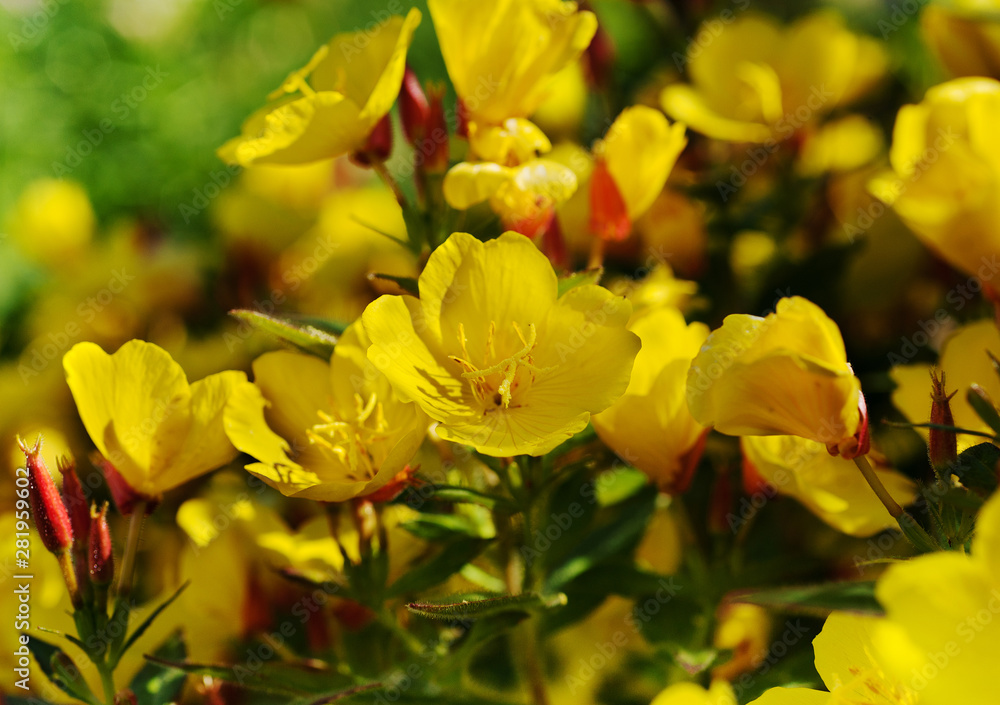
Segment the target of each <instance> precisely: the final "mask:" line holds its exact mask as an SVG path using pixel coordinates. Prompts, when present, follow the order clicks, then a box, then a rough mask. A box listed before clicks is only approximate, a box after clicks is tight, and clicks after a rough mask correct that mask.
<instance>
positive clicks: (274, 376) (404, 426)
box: [225, 323, 427, 502]
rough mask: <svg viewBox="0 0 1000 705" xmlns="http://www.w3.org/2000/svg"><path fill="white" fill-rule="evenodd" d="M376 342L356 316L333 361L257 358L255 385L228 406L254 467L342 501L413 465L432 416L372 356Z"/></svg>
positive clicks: (235, 437) (290, 488)
mask: <svg viewBox="0 0 1000 705" xmlns="http://www.w3.org/2000/svg"><path fill="white" fill-rule="evenodd" d="M368 345H369V342H368V339H367V336H365V332H364V329H363V328H362V327H361V325H360V323H355V324H353V325H351V326H350V327H349V328H348V329H347V330H346V331H344V334H343V335H342V336H341V337H340V340H339V341H338V342H337V346H336V348H335V349H334V352H333V357H332V358H331V360H330V363H329V364H327V363H326V362H323V361H322V360H320V359H317V358H315V357H312V356H309V355H305V354H301V353H294V352H288V351H279V352H271V353H266V354H264V355H262V356H260V357H259V358H257V359H256V360H255V361H254V363H253V371H254V384H249V383H247V384H243V385H240V386H239V387H238V388H237V389H236V391H235V392H234V393H233V396H232V398H231V400H230V402H229V405H228V406H227V407H226V412H225V424H226V433H227V434H228V435H229V439H230V440H231V441H232V442H233V445H235V446H236V447H237V448H239V449H240V450H241V451H243V452H244V453H248V454H249V455H251V456H253V457H254V458H256V459H257V462H255V463H252V464H250V465H247V466H246V469H247V470H248V471H249V472H251V473H252V474H254V475H256V476H257V477H259V478H261V479H262V480H264V482H266V483H267V484H269V485H271V486H272V487H274V488H275V489H277V490H279V491H280V492H281V493H282V494H284V495H286V496H289V497H302V498H305V499H315V500H319V501H322V502H342V501H344V500H347V499H351V498H353V497H361V496H364V495H367V494H371V493H372V492H374V491H376V490H377V489H379V488H380V487H382V486H384V485H385V484H386V483H388V482H389V481H390V480H392V479H393V478H394V477H395V476H396V474H397V473H398V472H399V471H401V470H402V469H403V468H404V467H405V466H406V464H407V463H408V462H409V461H410V459H411V458H412V457H413V454H414V453H415V452H416V450H417V448H418V447H419V446H420V443H421V442H422V441H423V438H424V435H425V433H426V430H427V423H426V419H425V418H424V416H423V414H422V413H421V412H420V410H419V409H418V408H417V407H416V406H415V405H413V404H409V403H405V402H403V401H401V400H400V399H399V398H398V397H397V395H395V394H393V392H392V390H391V389H390V388H389V383H388V381H387V380H386V379H385V377H383V376H382V375H381V374H379V372H378V370H376V369H375V367H374V366H373V365H371V363H369V362H368V360H367V358H366V357H365V351H366V350H367V349H368ZM324 380H326V383H325V384H324Z"/></svg>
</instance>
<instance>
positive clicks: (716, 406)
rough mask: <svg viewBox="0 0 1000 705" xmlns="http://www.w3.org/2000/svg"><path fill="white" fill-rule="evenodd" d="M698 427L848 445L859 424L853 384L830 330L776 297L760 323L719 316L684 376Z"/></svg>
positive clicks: (811, 310)
mask: <svg viewBox="0 0 1000 705" xmlns="http://www.w3.org/2000/svg"><path fill="white" fill-rule="evenodd" d="M687 394H688V405H689V407H690V409H691V414H692V415H693V416H694V418H695V419H697V420H698V421H699V422H701V423H703V424H705V425H708V426H714V427H715V428H716V430H718V431H720V432H722V433H726V434H730V435H734V436H746V435H750V436H769V435H795V436H800V437H802V438H808V439H811V440H813V441H817V442H820V443H823V444H824V445H827V446H828V447H829V446H831V445H832V446H837V445H838V444H840V443H844V442H849V440H851V439H852V437H853V436H854V435H855V433H856V432H857V431H858V427H859V423H860V421H861V414H860V411H859V404H860V403H861V383H860V382H859V381H858V378H857V377H855V376H854V370H852V369H851V366H850V364H849V363H848V362H847V353H846V351H845V349H844V340H843V338H842V337H841V335H840V330H839V329H838V328H837V324H836V323H834V322H833V321H832V320H830V318H829V317H828V316H827V315H826V314H825V313H824V312H823V310H822V309H821V308H820V307H819V306H817V305H816V304H814V303H812V302H811V301H808V300H806V299H803V298H802V297H799V296H793V297H791V298H784V299H781V300H780V301H779V302H778V305H777V308H776V311H775V312H774V313H771V314H768V315H767V317H766V318H760V317H758V316H749V315H745V314H732V315H730V316H726V319H725V321H724V322H723V324H722V327H721V328H718V329H717V330H715V331H713V332H712V334H711V335H710V336H709V338H708V340H707V341H706V342H705V345H704V346H703V347H702V349H701V352H699V353H698V356H697V357H696V358H695V359H694V362H692V363H691V370H690V372H689V373H688V389H687Z"/></svg>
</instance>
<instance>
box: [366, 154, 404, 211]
mask: <svg viewBox="0 0 1000 705" xmlns="http://www.w3.org/2000/svg"><path fill="white" fill-rule="evenodd" d="M371 166H372V170H373V171H374V172H375V173H376V174H378V177H379V178H380V179H382V183H384V184H385V185H386V186H388V187H389V190H391V191H392V195H393V196H395V197H396V202H397V203H399V205H400V206H402V207H403V208H406V205H407V204H406V195H405V194H404V193H403V190H402V189H401V188H400V187H399V183H397V182H396V179H395V178H393V176H392V174H390V173H389V170H388V169H386V168H385V162H383V161H379V160H377V159H375V160H372V165H371Z"/></svg>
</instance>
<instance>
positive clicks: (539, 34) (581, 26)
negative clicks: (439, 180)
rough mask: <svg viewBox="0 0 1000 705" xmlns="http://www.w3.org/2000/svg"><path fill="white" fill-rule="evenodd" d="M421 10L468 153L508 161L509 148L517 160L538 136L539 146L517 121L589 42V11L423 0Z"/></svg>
mask: <svg viewBox="0 0 1000 705" xmlns="http://www.w3.org/2000/svg"><path fill="white" fill-rule="evenodd" d="M428 7H429V8H430V12H431V18H432V19H433V20H434V29H435V31H436V32H437V37H438V42H439V43H440V45H441V53H442V54H443V55H444V61H445V65H446V66H447V68H448V75H449V76H450V77H451V81H452V83H453V84H454V86H455V91H456V93H458V97H459V100H460V101H461V105H462V109H463V114H464V117H465V119H466V125H467V129H468V134H469V141H470V148H471V151H472V153H473V156H474V157H475V158H476V159H480V160H483V161H491V162H496V163H498V164H502V165H505V166H512V165H513V164H512V163H511V161H510V156H511V154H512V153H516V154H519V155H520V157H521V158H520V159H518V160H517V161H523V160H524V159H523V157H524V154H525V152H526V151H532V150H535V149H536V148H538V144H539V142H540V141H541V140H544V143H546V144H547V142H548V140H547V138H545V137H544V135H542V134H541V130H539V129H538V128H537V127H535V126H534V125H532V124H531V123H530V122H529V121H528V120H526V119H525V118H527V117H528V116H529V115H531V114H532V113H533V112H534V111H535V110H536V109H537V108H538V107H539V106H540V105H541V104H542V102H543V101H544V99H545V98H546V94H547V91H548V88H549V84H550V82H551V80H552V78H553V77H554V76H555V75H556V74H557V73H559V72H560V71H561V70H562V69H564V68H566V67H567V66H569V65H570V64H572V63H573V62H575V61H576V60H577V59H578V58H579V57H580V55H581V54H582V53H583V51H584V50H585V49H586V48H587V46H588V45H589V44H590V40H591V39H592V38H593V36H594V32H595V31H597V18H596V17H595V16H594V14H593V13H592V12H580V11H578V10H577V6H576V3H575V2H562V0H499V1H498V2H468V0H430V2H428ZM511 118H514V119H515V120H514V121H513V122H509V120H510V119H511ZM500 133H502V134H500ZM541 151H547V148H542V149H541Z"/></svg>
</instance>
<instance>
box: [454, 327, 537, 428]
mask: <svg viewBox="0 0 1000 705" xmlns="http://www.w3.org/2000/svg"><path fill="white" fill-rule="evenodd" d="M511 325H513V327H514V332H515V333H516V334H517V337H518V339H519V340H520V341H521V346H522V347H521V348H520V350H518V351H516V352H515V353H514V354H512V355H509V356H508V357H505V358H503V359H501V360H499V361H498V362H493V363H492V364H490V363H491V361H492V360H496V359H497V357H498V355H497V351H496V331H497V324H496V322H495V321H491V322H490V328H489V333H488V334H487V336H486V349H485V352H484V353H483V366H482V367H477V366H476V365H475V364H473V363H472V361H471V359H472V357H471V355H469V350H468V347H467V339H466V336H465V326H464V325H462V324H461V323H459V324H458V342H459V345H461V348H462V355H461V356H458V355H449V356H448V357H449V358H450V359H451V360H454V361H455V362H457V363H458V364H459V365H461V366H462V368H463V369H464V370H465V371H464V372H462V377H463V378H465V379H467V380H469V381H470V383H471V385H472V393H473V395H475V397H476V399H478V400H479V401H480V402H483V403H484V404H485V405H486V406H487V408H486V411H487V412H489V411H495V410H496V409H498V408H504V409H508V408H510V406H511V401H512V399H513V397H514V393H515V392H516V391H518V390H521V392H523V390H524V389H525V388H527V387H530V386H531V384H533V383H534V381H535V378H536V375H539V374H544V373H546V372H549V371H550V370H552V369H554V368H553V367H537V366H536V365H535V364H534V363H533V362H532V359H531V355H532V352H533V351H534V349H535V344H536V342H537V337H538V334H537V332H536V331H535V324H534V323H529V324H528V335H527V336H525V335H524V332H523V331H522V330H521V326H519V325H518V324H517V323H516V322H515V323H512V324H511ZM519 373H520V374H519ZM514 406H515V408H517V407H518V406H520V405H519V404H515V405H514Z"/></svg>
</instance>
